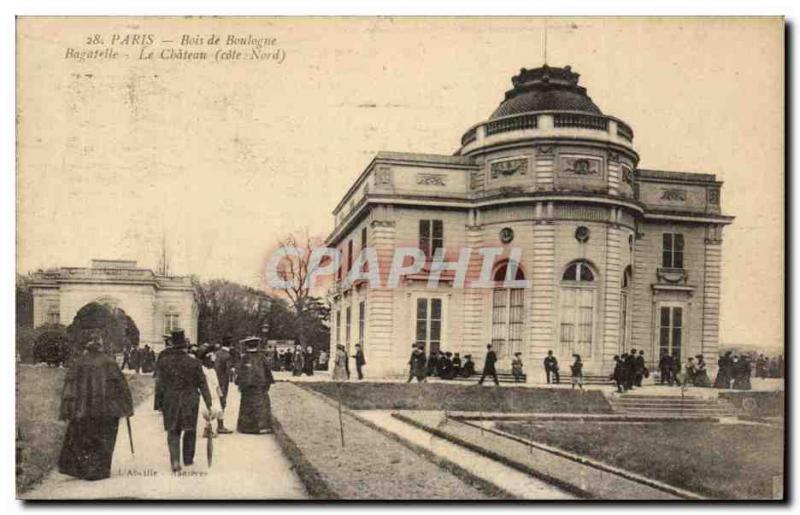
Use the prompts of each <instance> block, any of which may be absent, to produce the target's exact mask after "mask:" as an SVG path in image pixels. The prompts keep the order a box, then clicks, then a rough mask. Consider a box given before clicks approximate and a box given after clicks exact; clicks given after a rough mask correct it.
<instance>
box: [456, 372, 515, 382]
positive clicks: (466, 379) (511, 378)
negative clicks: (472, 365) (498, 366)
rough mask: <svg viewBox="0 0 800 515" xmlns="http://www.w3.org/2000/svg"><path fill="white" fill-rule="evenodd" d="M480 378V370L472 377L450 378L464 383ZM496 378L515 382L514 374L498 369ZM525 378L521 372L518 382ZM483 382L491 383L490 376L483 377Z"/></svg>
mask: <svg viewBox="0 0 800 515" xmlns="http://www.w3.org/2000/svg"><path fill="white" fill-rule="evenodd" d="M480 378H481V373H480V371H478V372H476V373H475V375H474V376H472V377H456V378H453V379H452V380H453V381H459V382H465V383H477V382H478V381H479V380H480ZM497 380H498V381H500V382H501V383H514V382H515V381H514V375H513V374H512V373H511V372H505V371H502V370H498V371H497ZM526 380H527V375H526V374H522V377H521V378H520V382H521V383H524V382H525V381H526ZM483 382H484V383H489V384H492V383H493V381H492V377H491V376H488V377H487V378H486V379H484V381H483Z"/></svg>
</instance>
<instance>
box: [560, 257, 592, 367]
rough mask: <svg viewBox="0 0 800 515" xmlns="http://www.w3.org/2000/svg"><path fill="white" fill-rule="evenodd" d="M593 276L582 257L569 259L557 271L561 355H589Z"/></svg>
mask: <svg viewBox="0 0 800 515" xmlns="http://www.w3.org/2000/svg"><path fill="white" fill-rule="evenodd" d="M596 276H597V274H596V273H595V271H594V269H593V268H592V266H591V265H590V264H589V263H588V262H586V261H573V262H572V263H570V264H569V265H567V267H566V268H565V269H564V273H563V274H562V275H561V294H560V298H561V302H560V304H561V305H560V315H561V316H560V318H561V326H560V327H561V330H560V334H559V342H560V353H561V355H562V356H570V355H572V354H580V355H581V356H584V357H588V356H591V355H592V347H593V345H592V344H593V341H594V309H595V294H596V290H597V287H596V284H595V278H596Z"/></svg>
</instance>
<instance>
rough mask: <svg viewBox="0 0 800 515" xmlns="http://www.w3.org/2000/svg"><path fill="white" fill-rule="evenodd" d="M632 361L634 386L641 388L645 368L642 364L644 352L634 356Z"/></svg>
mask: <svg viewBox="0 0 800 515" xmlns="http://www.w3.org/2000/svg"><path fill="white" fill-rule="evenodd" d="M634 360H635V361H634V364H633V368H634V370H635V374H636V375H635V377H634V384H635V385H636V386H642V380H643V379H644V374H645V369H646V368H647V367H646V366H645V362H644V351H643V350H640V351H639V354H637V355H636V356H634Z"/></svg>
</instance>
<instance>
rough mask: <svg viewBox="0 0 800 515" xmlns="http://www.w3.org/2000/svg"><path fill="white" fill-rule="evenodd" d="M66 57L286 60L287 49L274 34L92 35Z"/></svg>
mask: <svg viewBox="0 0 800 515" xmlns="http://www.w3.org/2000/svg"><path fill="white" fill-rule="evenodd" d="M64 57H65V58H66V59H74V60H76V61H80V62H84V61H87V60H97V61H102V60H119V59H134V60H141V61H147V60H165V61H272V62H277V63H279V64H280V63H282V62H283V61H284V59H285V58H286V51H285V50H284V49H283V48H281V47H279V46H278V39H277V38H276V37H273V36H256V35H253V34H181V35H179V36H177V37H174V38H173V37H158V36H157V35H156V34H120V33H113V34H89V35H87V36H86V37H85V39H84V41H83V45H82V46H80V47H74V46H71V47H67V48H66V50H65V55H64Z"/></svg>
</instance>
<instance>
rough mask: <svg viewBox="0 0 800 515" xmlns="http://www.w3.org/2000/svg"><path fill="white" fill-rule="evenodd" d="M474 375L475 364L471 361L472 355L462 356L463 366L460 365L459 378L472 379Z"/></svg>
mask: <svg viewBox="0 0 800 515" xmlns="http://www.w3.org/2000/svg"><path fill="white" fill-rule="evenodd" d="M474 375H475V362H474V361H472V354H466V355H465V356H464V364H463V365H461V377H472V376H474Z"/></svg>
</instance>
